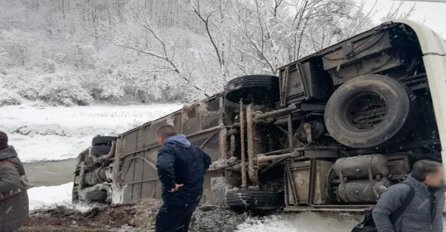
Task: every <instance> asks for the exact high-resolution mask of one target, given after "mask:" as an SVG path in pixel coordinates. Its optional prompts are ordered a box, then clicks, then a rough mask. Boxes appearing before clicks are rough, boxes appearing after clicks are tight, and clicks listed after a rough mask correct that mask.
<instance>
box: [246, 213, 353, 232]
mask: <svg viewBox="0 0 446 232" xmlns="http://www.w3.org/2000/svg"><path fill="white" fill-rule="evenodd" d="M358 223H359V221H358V217H354V216H352V215H350V214H343V213H339V214H338V215H333V214H330V215H329V216H328V215H324V214H321V213H312V212H306V213H299V214H285V215H272V216H268V217H266V218H264V219H263V220H259V219H248V220H246V221H245V223H243V224H242V225H240V226H239V230H238V232H259V231H268V232H327V231H330V232H348V231H351V229H352V228H353V227H354V226H355V225H357V224H358Z"/></svg>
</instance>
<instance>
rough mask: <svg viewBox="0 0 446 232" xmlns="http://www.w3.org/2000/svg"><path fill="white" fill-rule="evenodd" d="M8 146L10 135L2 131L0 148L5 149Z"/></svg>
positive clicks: (0, 133) (0, 132)
mask: <svg viewBox="0 0 446 232" xmlns="http://www.w3.org/2000/svg"><path fill="white" fill-rule="evenodd" d="M7 147H8V135H7V134H6V133H5V132H3V131H0V150H3V149H5V148H7Z"/></svg>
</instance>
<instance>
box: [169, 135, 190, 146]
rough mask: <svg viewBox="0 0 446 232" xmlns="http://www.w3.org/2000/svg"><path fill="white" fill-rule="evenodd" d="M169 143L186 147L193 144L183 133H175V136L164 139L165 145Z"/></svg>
mask: <svg viewBox="0 0 446 232" xmlns="http://www.w3.org/2000/svg"><path fill="white" fill-rule="evenodd" d="M167 144H177V145H179V146H182V147H185V148H188V147H190V146H191V143H190V142H189V140H187V138H186V136H185V135H183V134H178V135H174V136H171V137H169V138H167V139H166V140H165V141H164V145H167Z"/></svg>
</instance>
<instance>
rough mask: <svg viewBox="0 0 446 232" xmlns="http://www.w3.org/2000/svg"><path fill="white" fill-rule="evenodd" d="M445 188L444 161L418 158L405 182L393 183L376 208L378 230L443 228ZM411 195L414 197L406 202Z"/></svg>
mask: <svg viewBox="0 0 446 232" xmlns="http://www.w3.org/2000/svg"><path fill="white" fill-rule="evenodd" d="M411 191H412V193H413V194H410V192H411ZM444 192H445V188H444V171H443V166H442V164H441V163H438V162H435V161H430V160H420V161H418V162H416V163H415V164H414V165H413V168H412V173H411V174H410V175H409V176H408V177H407V179H406V180H405V181H404V183H399V184H396V185H393V186H390V187H389V189H388V190H387V191H386V192H384V193H383V194H382V196H381V197H380V199H379V200H378V203H377V205H376V206H375V208H374V209H373V212H372V215H373V220H374V222H375V224H376V227H377V229H378V232H421V231H422V232H443V208H444V200H445V199H444ZM408 195H412V199H410V203H409V204H408V205H407V206H403V205H402V204H403V202H405V200H406V198H407V197H408ZM401 207H404V211H403V212H400V213H398V214H399V215H400V216H399V217H398V218H393V217H392V214H393V213H395V212H396V211H398V210H399V209H401Z"/></svg>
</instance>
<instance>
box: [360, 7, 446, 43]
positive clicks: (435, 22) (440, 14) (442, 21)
mask: <svg viewBox="0 0 446 232" xmlns="http://www.w3.org/2000/svg"><path fill="white" fill-rule="evenodd" d="M357 1H358V2H360V1H361V0H357ZM437 1H443V2H423V1H418V2H416V3H413V2H412V1H410V2H409V1H406V3H404V4H405V5H404V8H405V9H409V8H410V7H411V6H412V5H413V4H415V11H414V12H413V13H412V15H411V17H410V18H409V19H411V20H414V21H418V22H422V23H424V24H426V25H427V26H429V27H430V28H432V29H433V30H434V31H436V32H438V33H440V34H441V35H442V36H443V37H444V38H446V0H437ZM374 2H375V1H372V0H369V1H367V6H368V7H369V8H370V7H372V6H373V4H374ZM377 3H378V4H377V6H376V9H377V10H378V11H379V12H381V13H380V14H378V15H376V20H379V19H380V18H381V17H382V16H383V15H384V14H385V13H387V12H388V11H389V10H390V9H392V6H394V8H395V7H396V5H398V3H399V2H398V1H392V0H378V2H377Z"/></svg>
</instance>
